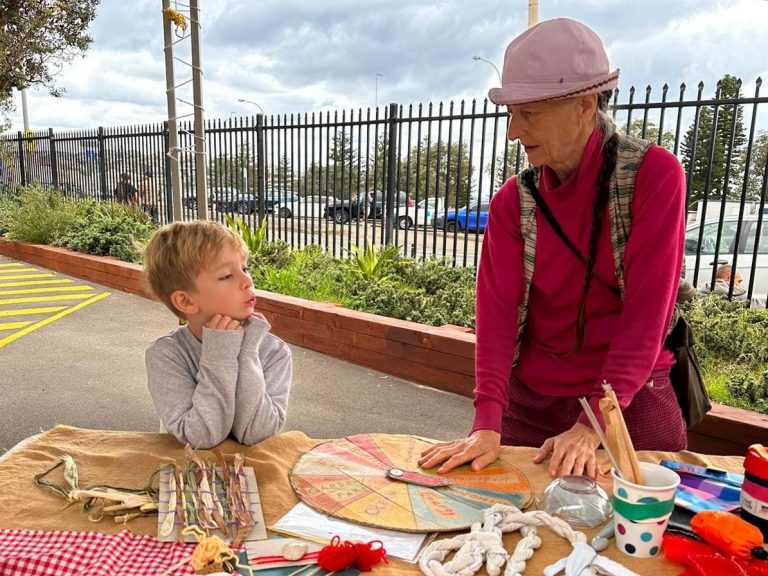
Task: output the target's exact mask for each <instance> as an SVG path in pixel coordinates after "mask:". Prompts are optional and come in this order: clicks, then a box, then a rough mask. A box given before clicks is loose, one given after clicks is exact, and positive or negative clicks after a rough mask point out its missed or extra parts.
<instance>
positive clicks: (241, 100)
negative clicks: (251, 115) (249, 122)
mask: <svg viewBox="0 0 768 576" xmlns="http://www.w3.org/2000/svg"><path fill="white" fill-rule="evenodd" d="M237 101H238V102H246V103H248V104H253V105H254V106H256V108H258V109H259V111H260V112H261V113H262V114H264V108H262V107H261V106H259V105H258V104H257V103H256V102H254V101H253V100H246V99H245V98H238V99H237ZM264 115H265V116H266V114H264Z"/></svg>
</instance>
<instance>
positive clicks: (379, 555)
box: [317, 536, 387, 572]
mask: <svg viewBox="0 0 768 576" xmlns="http://www.w3.org/2000/svg"><path fill="white" fill-rule="evenodd" d="M381 561H384V562H387V551H386V550H385V549H384V544H383V543H382V542H381V541H380V540H372V541H371V542H367V543H365V544H364V543H362V542H357V543H354V544H353V543H352V542H350V541H348V540H345V541H344V542H342V541H341V538H339V537H338V536H334V537H333V540H331V543H330V544H328V546H326V547H324V548H323V549H322V550H320V554H319V555H318V557H317V563H318V565H319V566H320V568H322V569H323V570H325V571H326V572H341V571H343V570H346V569H347V568H351V567H352V566H354V567H355V568H357V569H358V570H360V571H361V572H367V571H368V570H370V569H371V568H373V567H374V566H375V565H376V564H378V563H379V562H381Z"/></svg>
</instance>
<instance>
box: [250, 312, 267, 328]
mask: <svg viewBox="0 0 768 576" xmlns="http://www.w3.org/2000/svg"><path fill="white" fill-rule="evenodd" d="M251 319H254V320H261V321H262V322H264V323H265V324H266V325H267V326H269V327H270V328H271V327H272V325H271V324H270V323H269V320H267V317H266V316H264V314H262V313H261V312H254V313H253V314H251Z"/></svg>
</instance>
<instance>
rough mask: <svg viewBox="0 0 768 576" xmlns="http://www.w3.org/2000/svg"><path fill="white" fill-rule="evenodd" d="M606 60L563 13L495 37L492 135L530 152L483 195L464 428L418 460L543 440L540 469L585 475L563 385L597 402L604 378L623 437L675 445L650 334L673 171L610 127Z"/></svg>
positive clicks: (434, 461) (674, 189)
mask: <svg viewBox="0 0 768 576" xmlns="http://www.w3.org/2000/svg"><path fill="white" fill-rule="evenodd" d="M618 76H619V71H618V70H614V71H611V70H610V68H609V65H608V57H607V55H606V53H605V49H604V47H603V43H602V41H601V40H600V38H599V37H598V36H597V35H596V34H595V33H594V32H593V31H592V30H591V29H589V28H588V27H586V26H584V25H583V24H581V23H579V22H575V21H573V20H568V19H556V20H550V21H546V22H542V23H540V24H538V25H537V26H534V27H533V28H530V29H529V30H527V31H526V32H524V33H523V34H521V35H520V36H518V37H517V38H516V39H515V40H513V41H512V43H511V44H510V45H509V47H508V48H507V51H506V55H505V59H504V74H503V79H502V86H501V88H494V89H492V90H491V91H490V94H489V96H490V99H491V100H492V101H493V102H494V103H496V104H499V105H504V106H506V107H507V109H508V111H509V129H508V133H507V136H508V137H509V139H510V140H520V142H521V143H522V145H523V146H524V147H525V152H526V154H527V155H528V160H529V162H530V164H531V166H532V168H530V169H528V170H526V171H525V172H523V173H522V174H520V175H518V176H516V177H512V178H510V179H509V180H508V181H507V182H505V183H504V185H503V186H502V187H501V189H500V190H499V191H498V193H497V194H496V195H495V196H494V198H493V200H492V202H491V210H490V218H489V223H488V228H487V230H486V234H485V240H484V242H483V251H482V257H481V261H480V267H479V271H478V280H477V319H476V326H477V348H476V388H475V420H474V424H473V426H472V433H471V434H470V436H469V437H467V438H464V439H461V440H456V441H453V442H449V443H441V444H437V445H435V446H434V447H432V448H431V449H430V450H428V451H426V452H425V453H424V454H423V455H422V458H421V461H420V464H421V465H422V466H423V467H426V468H432V467H434V466H437V465H440V467H439V471H440V472H446V471H448V470H450V469H451V468H453V467H455V466H458V465H460V464H464V463H467V462H471V463H472V468H473V469H475V470H479V469H480V468H482V467H484V466H486V465H488V464H489V463H491V462H492V461H493V460H495V459H496V458H497V457H498V455H499V453H500V446H501V444H505V445H517V446H534V447H540V448H539V451H538V453H537V454H536V456H535V459H534V462H543V461H544V460H545V459H546V458H547V456H550V455H551V458H550V462H549V472H550V474H551V475H553V476H557V475H562V474H588V475H591V476H595V474H596V460H595V450H596V449H597V447H598V446H599V443H600V442H599V439H598V436H597V435H596V434H595V432H594V431H593V430H592V428H591V427H590V425H589V422H588V420H587V419H586V416H585V415H584V414H583V413H582V410H581V406H580V404H579V402H578V399H579V397H580V396H586V397H588V398H589V402H590V405H591V406H592V408H593V410H594V411H595V412H596V414H598V416H599V414H600V412H599V409H598V406H597V403H598V401H599V399H600V398H601V397H602V395H603V390H602V386H601V384H602V383H603V382H604V381H607V382H609V383H610V384H611V385H612V386H613V389H614V390H615V392H616V395H617V396H618V399H619V403H620V404H621V408H622V411H623V412H624V418H625V420H626V422H627V427H628V429H629V432H630V435H631V437H632V440H633V442H634V444H635V447H636V448H637V449H655V450H682V449H684V448H685V446H686V428H685V424H684V422H683V419H682V415H681V412H680V408H679V406H678V403H677V401H676V398H675V394H674V391H673V389H672V387H671V384H670V380H669V370H670V367H671V366H672V365H673V364H674V358H673V355H672V353H671V352H670V351H669V350H667V349H665V348H664V346H663V342H664V337H665V335H666V333H667V329H668V327H669V323H670V318H671V316H672V313H673V310H674V305H675V297H676V293H677V288H678V280H679V278H680V270H681V265H682V255H683V242H684V204H685V175H684V173H683V170H682V168H681V166H680V163H679V162H678V161H677V159H676V158H675V157H674V156H673V155H672V154H670V153H669V152H667V151H666V150H664V149H663V148H661V147H658V146H655V145H650V144H649V143H647V142H644V141H642V140H639V139H636V138H630V137H627V136H623V135H619V134H617V133H616V131H615V128H614V125H613V122H612V121H611V118H610V117H609V116H608V115H607V114H606V110H607V106H608V100H609V97H610V95H611V93H612V90H613V89H614V88H615V87H616V85H617V83H618ZM633 154H634V156H633ZM617 158H618V163H617ZM627 182H630V183H633V185H632V184H627ZM615 198H616V199H615ZM622 198H624V200H625V207H624V208H622V207H621V199H622ZM617 246H618V248H617ZM617 250H618V252H617ZM622 250H623V253H622ZM615 252H617V253H616V254H615Z"/></svg>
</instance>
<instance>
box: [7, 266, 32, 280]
mask: <svg viewBox="0 0 768 576" xmlns="http://www.w3.org/2000/svg"><path fill="white" fill-rule="evenodd" d="M18 272H40V270H38V269H37V268H0V274H16V273H18ZM0 278H2V276H0Z"/></svg>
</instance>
